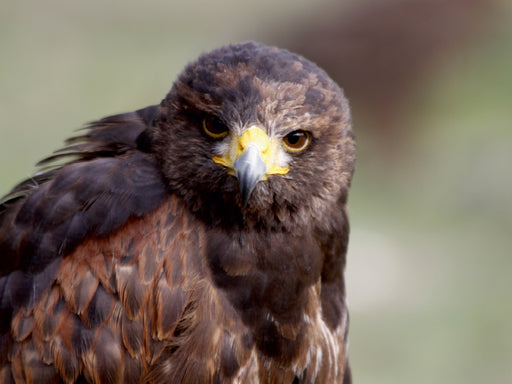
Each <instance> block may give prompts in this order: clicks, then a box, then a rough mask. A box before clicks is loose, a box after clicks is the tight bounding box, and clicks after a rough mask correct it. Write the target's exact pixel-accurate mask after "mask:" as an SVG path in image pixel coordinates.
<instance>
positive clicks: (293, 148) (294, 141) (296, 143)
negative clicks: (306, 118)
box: [283, 129, 311, 153]
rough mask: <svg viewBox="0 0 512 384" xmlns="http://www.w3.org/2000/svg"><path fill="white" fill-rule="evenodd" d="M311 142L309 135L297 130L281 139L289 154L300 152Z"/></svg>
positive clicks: (306, 132)
mask: <svg viewBox="0 0 512 384" xmlns="http://www.w3.org/2000/svg"><path fill="white" fill-rule="evenodd" d="M310 142H311V133H309V132H308V131H304V130H302V129H298V130H296V131H293V132H290V133H289V134H287V135H286V136H285V137H283V147H284V149H286V150H287V151H288V152H290V153H298V152H302V151H303V150H305V149H306V148H307V146H308V145H309V143H310Z"/></svg>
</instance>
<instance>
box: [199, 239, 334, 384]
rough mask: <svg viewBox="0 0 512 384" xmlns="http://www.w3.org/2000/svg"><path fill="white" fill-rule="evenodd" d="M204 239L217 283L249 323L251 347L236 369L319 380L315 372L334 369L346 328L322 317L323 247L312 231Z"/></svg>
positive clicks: (244, 324)
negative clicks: (342, 329)
mask: <svg viewBox="0 0 512 384" xmlns="http://www.w3.org/2000/svg"><path fill="white" fill-rule="evenodd" d="M207 243H208V245H209V246H208V247H207V249H206V258H207V260H208V266H209V271H210V273H211V276H212V282H213V284H214V289H215V290H216V291H217V292H218V294H219V295H220V296H221V297H222V298H223V300H225V303H226V305H227V306H229V308H230V309H231V310H232V313H233V318H234V319H235V322H236V323H238V326H240V327H241V328H243V329H244V332H242V333H243V337H245V340H246V344H245V348H246V350H247V353H249V354H250V357H249V358H248V359H247V363H246V364H244V365H243V367H242V366H241V367H240V369H239V371H238V375H239V377H241V378H245V380H247V379H248V378H249V377H252V376H254V374H255V372H256V373H257V375H256V376H257V377H259V378H260V380H261V382H266V381H267V379H268V381H272V382H293V380H294V379H295V378H296V377H297V378H299V379H301V378H308V382H322V381H317V380H316V378H317V377H320V376H321V373H322V375H327V376H324V377H336V375H337V374H336V372H335V370H336V368H335V366H337V364H336V362H337V361H338V358H339V356H340V355H342V354H343V351H342V350H341V349H340V341H341V339H342V336H341V335H340V334H338V333H339V330H336V329H330V328H329V327H328V326H327V325H326V324H325V322H324V320H323V318H322V309H321V307H322V302H321V297H320V296H321V295H320V291H321V281H320V280H321V278H320V275H321V269H322V263H323V255H322V252H321V248H320V246H319V245H318V244H317V243H316V242H315V241H314V239H313V238H312V237H311V236H309V235H308V234H305V235H302V236H297V235H291V234H283V233H274V234H267V236H251V235H249V234H242V235H240V237H239V238H238V239H236V238H235V239H233V237H232V236H228V235H227V234H224V233H216V234H214V235H212V236H211V237H210V239H209V241H208V242H207ZM227 332H228V333H229V332H231V331H229V330H228V331H227ZM325 359H327V360H325ZM324 360H325V361H324ZM331 371H332V372H331ZM265 378H267V379H265ZM276 378H279V379H278V380H275V379H276ZM242 381H243V382H246V381H244V380H242ZM327 382H328V381H327Z"/></svg>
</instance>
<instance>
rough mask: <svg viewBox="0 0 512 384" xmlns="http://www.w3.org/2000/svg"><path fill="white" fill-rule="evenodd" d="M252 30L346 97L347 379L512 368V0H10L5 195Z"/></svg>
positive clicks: (2, 65)
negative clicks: (354, 144) (76, 140)
mask: <svg viewBox="0 0 512 384" xmlns="http://www.w3.org/2000/svg"><path fill="white" fill-rule="evenodd" d="M245 40H258V41H261V42H265V43H267V44H277V45H279V46H281V47H285V48H289V49H292V50H294V51H297V52H299V53H302V54H304V55H306V56H307V57H308V58H310V59H312V60H313V61H315V62H317V63H319V64H320V65H321V66H322V67H324V68H325V69H327V70H328V72H329V73H330V74H331V75H332V77H333V78H335V79H336V80H337V81H338V82H339V84H340V85H341V86H342V87H343V88H344V89H345V91H346V94H347V96H348V97H349V99H350V100H351V103H352V107H353V121H354V130H355V132H356V135H357V140H358V163H357V170H356V175H355V178H354V182H353V187H352V190H351V195H350V216H351V226H352V233H351V241H350V249H349V258H348V267H347V279H348V287H347V290H348V295H349V303H350V309H351V333H350V337H351V344H350V353H351V363H352V366H353V375H354V381H355V383H357V384H374V383H380V384H382V383H390V384H391V383H393V384H397V383H408V384H410V383H416V384H422V383H425V384H427V383H428V384H431V383H451V384H453V383H466V384H467V383H496V384H503V383H512V325H511V323H512V320H511V319H512V276H511V275H512V245H511V236H512V233H511V232H512V169H511V168H512V3H511V2H510V1H509V0H449V1H447V0H373V1H372V0H359V1H356V0H351V1H334V0H316V1H307V0H281V1H279V2H276V1H271V0H259V1H246V2H242V1H238V0H229V1H217V2H208V1H205V0H189V1H187V2H185V1H167V0H151V1H144V2H142V1H140V2H138V1H134V0H129V1H127V0H124V1H121V0H117V1H104V0H89V1H87V2H76V1H65V0H46V1H37V0H32V1H27V0H16V1H15V0H1V2H0V194H2V195H3V194H5V193H7V192H8V191H9V189H10V188H11V187H12V186H13V185H14V184H15V183H16V182H18V181H20V180H21V179H24V178H26V177H28V176H29V175H31V174H32V172H33V170H34V164H35V162H36V161H38V160H40V159H41V158H43V157H45V156H46V155H48V154H50V153H51V151H53V150H55V149H57V148H59V147H60V146H61V144H62V142H63V140H64V139H65V138H66V137H68V136H70V135H72V134H73V131H74V130H75V129H77V128H80V127H81V126H82V124H83V123H85V122H88V121H91V120H94V119H97V118H100V117H103V116H105V115H109V114H114V113H119V112H125V111H130V110H134V109H137V108H139V107H143V106H146V105H150V104H154V103H158V102H159V101H160V99H161V98H163V96H164V95H165V94H166V93H167V91H168V90H169V88H170V86H171V84H172V82H173V80H174V78H175V77H176V75H177V74H178V73H179V71H181V69H182V68H183V67H184V65H185V64H186V63H187V62H189V61H191V60H193V59H194V58H195V57H196V56H197V55H198V54H199V53H201V52H204V51H207V50H209V49H212V48H214V47H216V46H218V45H222V44H225V43H228V42H239V41H245Z"/></svg>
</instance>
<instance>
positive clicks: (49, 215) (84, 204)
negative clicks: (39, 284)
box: [0, 106, 167, 275]
mask: <svg viewBox="0 0 512 384" xmlns="http://www.w3.org/2000/svg"><path fill="white" fill-rule="evenodd" d="M158 113H159V112H158V106H151V107H147V108H144V109H141V110H138V111H135V112H131V113H125V114H120V115H115V116H110V117H107V118H104V119H102V120H99V121H97V122H94V123H92V124H90V125H89V126H88V127H87V128H86V131H85V132H84V134H82V135H80V136H77V137H74V138H71V139H69V140H68V141H67V142H66V143H67V146H66V147H65V148H63V149H61V150H59V151H57V152H56V153H55V154H54V155H52V156H50V157H48V158H47V159H45V160H43V161H42V162H41V163H40V164H39V166H40V167H41V170H40V172H38V173H37V174H36V175H35V176H33V177H31V178H29V179H27V180H25V181H23V182H22V183H20V184H19V185H18V186H16V187H15V188H14V189H13V190H12V191H11V192H10V193H9V194H8V195H7V196H6V197H4V199H3V200H2V202H1V203H0V255H1V258H0V275H5V274H8V273H10V272H12V271H14V270H23V271H25V272H29V273H37V272H39V271H40V270H42V269H43V268H44V267H46V266H47V265H48V264H49V263H51V262H52V261H53V260H54V259H55V258H59V257H62V256H64V255H66V254H68V253H69V252H70V251H72V250H73V249H74V248H75V247H76V246H77V245H78V244H80V243H81V242H82V241H83V240H84V239H85V238H86V237H87V236H90V235H107V234H109V233H111V232H113V231H114V230H116V229H118V228H119V227H121V226H122V225H123V224H124V223H125V222H126V221H127V220H129V219H130V218H133V217H141V216H143V215H144V214H147V213H148V212H150V211H152V210H153V209H155V208H156V207H157V206H158V205H159V204H161V203H162V202H163V201H164V199H165V198H166V195H167V193H166V187H165V183H164V181H163V178H162V175H161V173H160V171H159V169H158V166H157V165H156V162H155V160H154V159H153V157H152V156H151V153H150V149H148V148H147V147H148V145H147V143H146V141H147V139H146V138H145V135H146V132H147V130H148V127H149V126H150V125H151V123H152V121H153V120H154V119H155V118H156V117H157V115H158Z"/></svg>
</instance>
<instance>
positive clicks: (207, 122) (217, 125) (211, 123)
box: [203, 116, 229, 139]
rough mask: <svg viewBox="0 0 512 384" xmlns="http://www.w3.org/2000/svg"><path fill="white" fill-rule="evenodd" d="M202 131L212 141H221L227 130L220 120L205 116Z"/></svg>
mask: <svg viewBox="0 0 512 384" xmlns="http://www.w3.org/2000/svg"><path fill="white" fill-rule="evenodd" d="M203 130H204V132H205V133H206V134H207V135H208V136H210V137H213V138H214V139H222V138H223V137H226V136H227V134H228V132H229V129H228V127H226V125H225V124H224V123H223V122H222V120H220V119H218V118H216V117H215V116H207V117H205V118H204V119H203Z"/></svg>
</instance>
